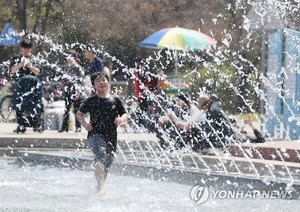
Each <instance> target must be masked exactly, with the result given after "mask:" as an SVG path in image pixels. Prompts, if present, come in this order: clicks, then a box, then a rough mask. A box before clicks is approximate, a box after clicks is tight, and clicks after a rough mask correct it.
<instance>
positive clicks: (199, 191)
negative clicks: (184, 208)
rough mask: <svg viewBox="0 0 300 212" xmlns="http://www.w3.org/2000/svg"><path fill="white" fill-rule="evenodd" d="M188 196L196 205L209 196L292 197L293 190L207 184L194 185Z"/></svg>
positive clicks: (248, 197)
mask: <svg viewBox="0 0 300 212" xmlns="http://www.w3.org/2000/svg"><path fill="white" fill-rule="evenodd" d="M190 197H191V199H192V201H193V202H194V203H195V204H196V205H200V204H203V203H205V202H206V201H207V200H208V199H209V198H213V199H254V198H261V199H276V198H280V199H281V198H284V199H292V198H293V190H292V189H289V190H284V189H283V190H257V189H253V190H250V189H249V190H225V189H223V190H214V189H209V188H208V186H207V185H195V186H194V187H192V189H191V190H190Z"/></svg>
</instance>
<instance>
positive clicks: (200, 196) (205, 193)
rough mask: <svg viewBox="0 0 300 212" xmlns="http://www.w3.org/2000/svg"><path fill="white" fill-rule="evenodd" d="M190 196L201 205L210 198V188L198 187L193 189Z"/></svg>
mask: <svg viewBox="0 0 300 212" xmlns="http://www.w3.org/2000/svg"><path fill="white" fill-rule="evenodd" d="M190 196H191V199H192V200H193V201H194V202H195V203H196V204H197V205H200V204H202V203H204V202H206V201H207V200H208V198H209V190H208V187H207V186H206V185H196V186H194V187H193V188H192V189H191V192H190Z"/></svg>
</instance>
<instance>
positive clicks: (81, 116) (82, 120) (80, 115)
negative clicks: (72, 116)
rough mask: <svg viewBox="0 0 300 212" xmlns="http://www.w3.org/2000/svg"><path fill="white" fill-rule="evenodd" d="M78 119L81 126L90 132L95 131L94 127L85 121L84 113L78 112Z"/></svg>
mask: <svg viewBox="0 0 300 212" xmlns="http://www.w3.org/2000/svg"><path fill="white" fill-rule="evenodd" d="M76 118H77V120H78V122H79V123H80V124H81V126H83V127H84V128H85V129H86V130H87V131H88V132H89V131H92V130H93V126H92V125H91V124H90V123H87V122H86V121H85V118H84V113H82V112H80V111H77V113H76Z"/></svg>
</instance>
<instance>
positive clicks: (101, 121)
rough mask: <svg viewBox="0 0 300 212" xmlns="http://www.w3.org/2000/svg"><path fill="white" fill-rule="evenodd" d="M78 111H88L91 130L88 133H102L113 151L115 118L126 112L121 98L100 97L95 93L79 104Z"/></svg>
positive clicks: (115, 143)
mask: <svg viewBox="0 0 300 212" xmlns="http://www.w3.org/2000/svg"><path fill="white" fill-rule="evenodd" d="M79 111H81V112H82V113H90V123H91V124H92V126H93V130H92V131H90V132H88V135H96V134H98V135H102V136H104V138H105V140H106V143H107V144H109V143H110V144H111V145H112V147H113V149H112V150H113V151H116V148H117V126H116V124H114V120H115V118H117V117H118V116H122V115H123V114H125V113H126V111H125V108H124V106H123V104H122V102H121V100H120V99H119V98H118V97H116V96H111V97H109V98H101V97H98V96H97V95H95V96H92V97H89V98H88V99H87V100H86V101H84V103H83V104H82V105H81V107H80V109H79Z"/></svg>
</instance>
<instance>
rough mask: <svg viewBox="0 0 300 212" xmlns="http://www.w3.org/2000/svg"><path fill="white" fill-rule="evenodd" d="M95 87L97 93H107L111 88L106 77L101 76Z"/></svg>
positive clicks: (96, 80)
mask: <svg viewBox="0 0 300 212" xmlns="http://www.w3.org/2000/svg"><path fill="white" fill-rule="evenodd" d="M93 87H94V89H95V90H96V92H97V93H99V92H100V93H103V92H107V91H108V87H109V82H108V80H107V79H106V77H105V76H104V75H101V76H98V77H97V78H96V79H95V81H94V86H93Z"/></svg>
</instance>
